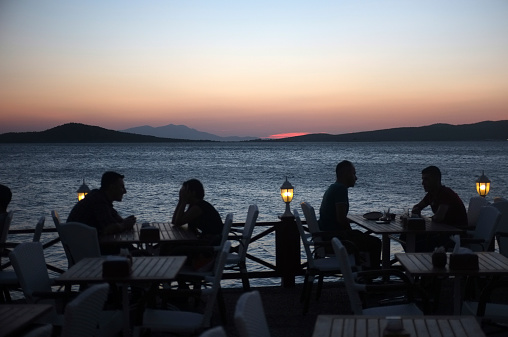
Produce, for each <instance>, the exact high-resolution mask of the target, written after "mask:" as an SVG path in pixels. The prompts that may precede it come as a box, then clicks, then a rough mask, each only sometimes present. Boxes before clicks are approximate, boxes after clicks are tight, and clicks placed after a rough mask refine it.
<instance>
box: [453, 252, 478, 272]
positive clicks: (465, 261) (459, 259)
mask: <svg viewBox="0 0 508 337" xmlns="http://www.w3.org/2000/svg"><path fill="white" fill-rule="evenodd" d="M449 267H450V269H456V270H478V269H479V266H478V255H476V254H473V253H470V254H459V253H454V254H451V255H450V262H449Z"/></svg>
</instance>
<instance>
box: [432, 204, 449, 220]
mask: <svg viewBox="0 0 508 337" xmlns="http://www.w3.org/2000/svg"><path fill="white" fill-rule="evenodd" d="M448 208H449V206H448V205H445V204H441V205H439V207H438V209H437V211H436V213H434V215H433V216H432V221H435V222H443V221H444V219H445V216H446V212H448Z"/></svg>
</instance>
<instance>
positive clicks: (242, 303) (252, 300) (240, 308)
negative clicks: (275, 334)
mask: <svg viewBox="0 0 508 337" xmlns="http://www.w3.org/2000/svg"><path fill="white" fill-rule="evenodd" d="M235 326H236V328H237V330H238V333H239V336H240V337H269V336H270V330H269V328H268V323H267V321H266V316H265V311H264V309H263V302H262V301H261V296H260V295H259V292H258V291H250V292H247V293H244V294H242V296H240V298H239V299H238V302H236V308H235Z"/></svg>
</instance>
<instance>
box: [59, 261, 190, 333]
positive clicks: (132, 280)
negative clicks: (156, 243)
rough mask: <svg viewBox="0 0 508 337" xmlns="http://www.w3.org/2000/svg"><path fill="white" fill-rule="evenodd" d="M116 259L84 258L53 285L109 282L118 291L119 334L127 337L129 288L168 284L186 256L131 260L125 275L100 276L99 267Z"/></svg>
mask: <svg viewBox="0 0 508 337" xmlns="http://www.w3.org/2000/svg"><path fill="white" fill-rule="evenodd" d="M115 258H117V257H111V256H101V257H92V258H84V259H82V260H80V261H79V262H78V263H76V264H75V265H73V266H72V267H70V268H69V269H68V270H67V271H66V272H64V273H63V274H61V275H60V276H59V277H57V278H55V283H56V284H63V285H66V286H68V285H73V284H78V285H86V284H90V283H102V282H109V283H115V284H117V285H118V286H120V288H121V293H122V309H123V325H124V327H123V330H124V331H123V334H124V336H131V334H132V332H131V329H130V313H129V311H130V309H129V294H128V288H129V285H136V284H138V285H139V284H147V283H164V282H169V281H172V280H174V279H175V278H176V276H177V275H178V272H179V271H180V269H181V268H182V266H183V265H184V263H185V260H186V259H187V257H186V256H139V257H132V265H131V268H130V273H129V274H128V275H118V276H112V277H104V276H103V264H104V262H106V261H112V260H113V259H115Z"/></svg>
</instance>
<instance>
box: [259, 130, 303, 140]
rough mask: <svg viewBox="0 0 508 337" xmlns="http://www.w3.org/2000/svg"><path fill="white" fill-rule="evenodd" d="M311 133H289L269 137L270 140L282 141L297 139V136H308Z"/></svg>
mask: <svg viewBox="0 0 508 337" xmlns="http://www.w3.org/2000/svg"><path fill="white" fill-rule="evenodd" d="M308 134H309V132H288V133H279V134H276V135H271V136H268V137H267V138H268V139H281V138H289V137H297V136H303V135H308Z"/></svg>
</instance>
